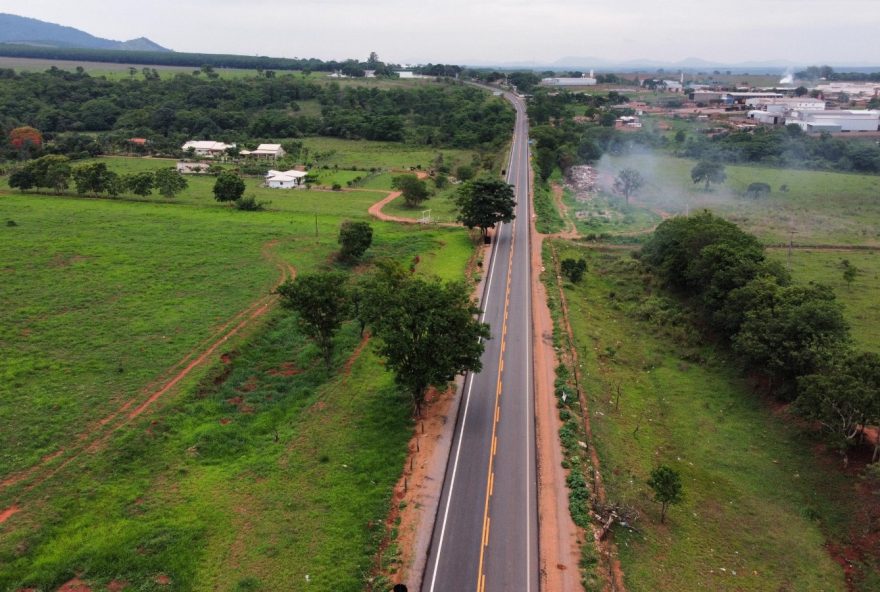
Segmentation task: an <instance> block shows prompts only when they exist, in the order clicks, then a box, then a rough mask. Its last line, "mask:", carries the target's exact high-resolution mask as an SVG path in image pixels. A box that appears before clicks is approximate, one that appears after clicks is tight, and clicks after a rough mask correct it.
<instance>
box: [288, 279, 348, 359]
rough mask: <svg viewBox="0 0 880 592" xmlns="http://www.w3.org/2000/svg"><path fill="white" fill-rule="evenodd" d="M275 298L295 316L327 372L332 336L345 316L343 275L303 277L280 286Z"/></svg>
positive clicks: (345, 293)
mask: <svg viewBox="0 0 880 592" xmlns="http://www.w3.org/2000/svg"><path fill="white" fill-rule="evenodd" d="M278 294H279V295H280V296H281V304H282V306H284V307H285V308H289V309H291V310H294V311H296V312H297V313H298V319H299V324H300V327H302V329H303V331H305V332H306V333H307V334H308V335H309V336H310V337H311V338H312V339H314V340H315V343H316V344H317V346H318V348H319V349H320V350H321V354H322V355H323V357H324V363H325V364H326V365H327V367H328V368H329V367H330V364H331V363H332V361H333V336H334V335H336V332H337V331H338V330H339V327H340V326H341V325H342V321H343V320H345V316H346V314H347V312H348V296H347V290H346V276H345V274H343V273H339V272H319V273H311V274H303V275H300V276H298V277H297V278H295V279H293V280H288V281H286V282H284V283H283V284H281V286H279V287H278Z"/></svg>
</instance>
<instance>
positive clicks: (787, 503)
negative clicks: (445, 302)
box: [545, 241, 869, 592]
mask: <svg viewBox="0 0 880 592" xmlns="http://www.w3.org/2000/svg"><path fill="white" fill-rule="evenodd" d="M550 244H551V245H556V247H557V249H558V254H559V257H560V258H566V257H575V258H579V257H584V258H585V259H586V260H587V264H588V268H589V271H588V273H587V275H586V276H585V278H584V280H583V281H582V282H581V284H579V285H577V286H575V285H572V284H570V283H567V282H566V283H565V294H566V299H567V301H568V306H569V311H570V318H571V323H572V327H573V329H574V333H575V347H576V348H577V351H578V354H579V356H580V358H581V363H582V368H581V374H580V383H581V385H582V386H583V387H584V388H585V390H586V393H587V397H588V405H589V407H590V418H591V423H592V431H593V443H594V445H595V446H596V448H597V451H598V454H599V457H600V460H601V463H602V466H601V471H602V480H603V481H604V483H605V488H606V491H607V496H608V501H609V503H612V504H621V505H624V506H627V507H629V508H631V509H633V510H634V511H635V512H636V513H637V515H638V516H639V517H638V518H637V519H636V521H635V522H634V524H633V525H634V527H635V528H636V529H637V531H633V530H629V529H627V528H623V527H616V528H615V540H616V544H617V548H618V550H619V553H620V559H621V562H622V568H623V572H624V575H625V579H626V585H627V589H628V590H630V591H632V592H639V591H652V592H655V591H664V590H669V591H675V592H677V591H680V590H718V591H724V590H730V591H743V592H746V591H756V592H757V591H765V590H825V591H828V592H830V591H834V590H840V591H843V590H846V589H847V586H846V583H845V582H844V573H843V570H842V569H841V568H840V566H839V565H838V564H836V563H835V562H834V561H833V560H832V558H831V555H830V554H829V552H828V549H827V547H826V544H827V543H828V542H829V541H831V542H841V541H846V540H848V537H849V535H850V532H851V529H856V528H858V525H857V524H856V523H855V518H854V516H855V515H856V512H855V509H854V506H853V501H852V498H853V496H852V494H851V493H850V491H851V490H852V489H853V488H855V487H857V486H858V484H857V483H854V480H853V479H852V478H851V477H847V476H845V475H843V474H842V472H839V471H836V470H834V468H833V462H834V461H832V460H829V461H827V463H832V465H831V466H829V465H828V464H823V462H822V461H820V460H818V459H817V458H816V456H815V455H814V454H812V453H811V450H813V447H814V444H815V442H814V441H813V440H811V438H810V437H809V436H808V435H806V434H805V432H803V430H802V428H800V427H797V426H794V425H792V422H791V421H790V420H788V419H786V418H785V417H784V416H783V415H779V414H774V413H773V412H772V410H771V409H770V408H769V406H768V405H767V404H766V402H765V401H763V400H762V399H761V398H760V397H759V396H758V395H756V394H754V393H753V392H752V391H751V390H750V389H749V388H748V386H747V384H746V382H745V380H744V379H743V378H742V377H741V376H740V375H739V374H738V373H737V372H736V371H735V369H734V366H733V365H731V364H730V363H729V362H727V361H726V360H725V359H724V355H723V354H722V353H721V352H719V351H717V350H715V349H714V348H713V347H712V346H710V345H707V344H706V343H705V341H703V340H701V339H700V337H699V334H698V332H695V331H694V330H693V329H692V328H691V325H690V322H691V321H690V320H689V319H688V317H687V313H686V312H684V311H683V310H682V309H680V307H679V305H678V304H677V303H676V302H674V301H672V300H670V299H668V298H666V297H665V296H663V295H662V293H659V292H657V291H656V288H652V286H651V284H650V282H648V281H647V279H646V278H645V277H644V275H643V274H642V272H641V271H640V270H639V268H638V263H637V262H636V261H634V260H632V259H631V258H630V257H629V256H628V254H625V253H612V252H602V251H593V250H590V249H585V248H581V247H574V246H572V245H571V244H570V243H564V242H562V241H554V242H553V243H550ZM545 256H546V259H545V261H546V266H547V268H548V269H552V268H553V267H552V265H553V264H552V261H551V259H550V257H549V247H548V251H547V252H546V253H545ZM555 290H556V287H555V286H553V287H552V291H553V293H554V294H555ZM618 388H620V400H619V405H618V404H617V402H616V398H617V389H618ZM659 464H667V465H669V466H671V467H672V468H674V469H675V470H677V471H679V472H680V473H681V475H682V482H683V489H684V501H683V503H681V504H680V505H676V506H673V507H671V509H670V510H669V513H668V516H667V523H666V524H665V525H661V524H660V507H659V505H658V504H656V503H654V502H653V501H652V498H651V495H650V490H649V488H648V486H647V485H646V480H647V478H648V475H649V473H650V471H651V469H652V468H654V467H656V466H657V465H659ZM863 589H864V590H867V589H869V588H863Z"/></svg>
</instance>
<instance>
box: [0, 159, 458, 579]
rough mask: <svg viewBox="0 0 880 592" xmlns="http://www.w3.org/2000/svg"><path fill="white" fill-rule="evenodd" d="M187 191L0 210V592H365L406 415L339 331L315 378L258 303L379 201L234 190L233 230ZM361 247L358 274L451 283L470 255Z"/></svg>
mask: <svg viewBox="0 0 880 592" xmlns="http://www.w3.org/2000/svg"><path fill="white" fill-rule="evenodd" d="M106 161H107V162H108V164H109V165H110V168H111V169H113V170H117V171H119V172H134V171H139V170H153V169H154V168H159V167H162V166H167V165H169V164H171V162H170V161H160V160H157V159H126V158H113V159H106ZM334 174H342V171H340V172H338V173H334ZM188 180H189V182H190V187H189V189H187V190H186V191H184V192H183V194H181V195H180V196H179V197H177V198H175V199H173V200H165V199H164V198H161V197H158V196H151V197H147V198H144V199H138V200H133V199H128V198H125V199H115V200H111V199H92V198H80V197H74V196H64V197H55V196H46V195H35V194H24V195H22V194H20V193H18V192H11V191H9V190H6V189H4V190H2V191H0V233H2V235H3V236H2V239H0V262H2V266H0V270H2V274H3V282H0V300H2V301H3V302H4V303H6V305H5V307H4V310H3V312H2V313H0V348H2V350H3V352H4V355H3V356H2V359H0V376H2V377H3V380H2V381H0V513H3V512H8V511H9V510H14V511H12V512H11V513H8V514H7V515H6V516H4V518H3V521H2V522H0V589H4V590H5V589H13V590H14V589H18V588H21V587H34V588H36V589H41V590H55V589H57V588H58V586H60V585H62V584H64V583H65V582H70V581H74V580H75V579H76V578H79V579H81V580H82V581H85V582H87V583H88V584H89V585H90V586H92V589H94V590H100V589H104V588H103V586H105V585H109V584H111V583H112V584H113V585H114V586H116V587H117V588H114V589H120V590H122V589H125V590H129V589H130V590H135V589H137V590H154V589H155V590H159V589H163V590H164V589H171V590H209V589H223V590H239V591H245V590H277V589H289V590H336V589H359V588H361V587H362V586H363V585H364V581H365V580H364V577H365V574H368V573H369V571H370V567H371V561H372V554H373V552H374V551H375V549H376V548H377V546H378V542H379V539H380V538H381V537H382V536H384V530H383V528H382V525H383V523H384V522H383V520H384V518H385V516H386V514H387V512H388V508H389V500H390V498H389V495H390V490H391V487H392V485H393V484H394V482H395V481H396V480H397V478H398V477H399V474H400V470H401V468H402V463H403V459H404V457H405V454H406V443H407V441H408V439H409V437H410V434H411V430H412V425H411V420H410V413H411V409H410V406H409V402H408V398H406V397H401V396H400V394H399V393H398V391H397V390H396V388H395V387H394V385H393V383H392V380H391V375H390V374H389V373H387V372H386V371H385V370H384V369H383V367H382V366H381V365H380V364H379V361H378V360H377V359H376V357H375V356H374V355H373V353H372V350H371V347H370V345H369V343H366V344H365V343H364V342H362V341H361V339H360V337H359V335H358V331H357V328H356V327H355V326H353V325H348V326H346V327H345V328H344V329H343V331H342V332H341V334H340V337H339V340H338V347H337V353H336V357H335V359H334V361H333V369H332V371H329V372H328V371H327V370H326V369H325V368H324V366H323V365H322V364H321V363H319V362H318V361H317V358H318V354H317V351H316V349H315V346H314V345H313V344H312V343H311V342H310V341H309V340H307V339H306V338H305V337H304V336H303V334H302V333H301V332H300V330H299V328H298V327H297V325H296V324H295V323H294V322H293V320H292V318H291V316H290V315H289V314H287V313H286V312H284V311H281V310H275V309H273V308H271V307H270V306H269V305H270V304H271V302H272V301H273V298H272V297H271V295H270V294H271V291H272V290H273V288H274V286H275V285H276V284H277V282H278V281H279V280H280V279H281V278H282V277H283V276H285V275H289V274H290V273H293V272H294V271H295V272H307V271H310V270H315V269H320V268H326V267H333V266H335V265H336V263H335V261H334V258H333V253H334V252H335V251H336V250H337V248H338V245H337V244H336V235H337V231H338V227H339V224H340V222H341V221H342V220H344V219H363V220H366V219H368V215H367V208H368V207H369V205H371V204H372V203H374V202H375V201H378V199H380V198H381V197H382V195H383V194H382V193H380V192H376V191H351V192H348V191H323V190H321V191H319V190H312V191H290V192H283V191H272V190H268V189H261V188H258V187H257V186H256V185H257V184H258V182H259V180H258V179H248V181H247V183H248V190H247V191H246V195H248V194H253V195H255V196H256V197H257V198H258V199H267V200H271V201H272V204H271V205H270V206H269V208H270V209H269V210H268V211H265V212H238V211H235V210H233V209H231V208H229V207H227V206H225V205H222V204H218V203H217V202H215V201H214V200H213V196H212V194H211V187H212V185H213V179H211V178H207V177H195V176H191V177H188ZM339 180H341V179H339ZM4 186H5V183H4ZM373 227H374V228H375V236H374V243H373V247H372V248H371V249H370V251H368V253H367V256H366V258H365V263H367V264H369V263H370V262H371V261H375V260H378V259H379V258H383V257H390V258H393V259H396V260H399V261H401V262H406V263H408V262H411V261H413V260H414V259H415V257H418V261H419V263H418V265H417V271H418V273H424V274H432V275H438V276H440V277H442V278H444V279H461V278H462V277H463V270H464V268H465V265H466V262H467V261H468V260H469V258H470V257H471V255H472V253H473V244H472V243H471V241H470V239H469V237H468V235H467V233H466V232H465V231H463V230H459V229H443V228H437V229H418V230H415V229H412V228H407V227H403V226H397V225H393V224H386V223H381V222H376V221H373ZM247 321H249V322H247ZM212 344H213V345H212ZM209 346H210V347H209ZM200 352H207V355H206V356H204V360H205V361H204V363H201V364H199V365H197V366H195V368H194V369H193V370H192V371H191V372H190V373H189V374H186V375H185V376H183V375H181V376H182V377H181V378H180V379H179V380H177V378H176V376H177V375H178V373H179V372H180V371H181V370H183V369H185V368H186V367H187V366H188V365H190V364H192V363H193V362H198V361H201V359H202V356H200V355H199V354H200ZM169 385H170V386H169ZM166 387H168V388H166ZM341 428H344V429H341ZM340 500H345V503H341V502H340ZM307 576H308V577H307Z"/></svg>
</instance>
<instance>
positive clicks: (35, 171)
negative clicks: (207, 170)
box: [9, 155, 187, 198]
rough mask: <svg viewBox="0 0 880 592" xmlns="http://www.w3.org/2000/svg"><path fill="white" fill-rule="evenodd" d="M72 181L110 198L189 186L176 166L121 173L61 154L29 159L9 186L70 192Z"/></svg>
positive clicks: (167, 194) (165, 193) (78, 189)
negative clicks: (75, 161)
mask: <svg viewBox="0 0 880 592" xmlns="http://www.w3.org/2000/svg"><path fill="white" fill-rule="evenodd" d="M71 182H73V184H74V186H75V187H76V192H77V193H78V194H79V195H85V194H90V195H93V196H97V195H100V194H106V195H109V196H111V197H115V196H117V195H120V194H122V193H124V192H126V191H128V192H130V193H133V194H134V195H139V196H147V195H151V194H152V192H153V189H155V190H157V191H158V192H159V193H160V194H161V195H162V196H163V197H167V198H172V197H174V196H176V195H177V194H179V193H180V192H181V191H183V190H184V189H186V187H187V181H186V179H185V178H184V177H183V176H182V175H181V174H180V173H178V172H177V171H176V170H174V169H170V168H169V169H159V170H157V171H155V172H142V173H133V174H126V175H119V174H117V173H115V172H113V171H111V170H109V169H107V165H106V164H104V163H100V162H99V163H91V164H86V165H81V166H77V167H72V166H71V165H70V159H68V158H67V157H66V156H60V155H46V156H42V157H40V158H36V159H33V160H29V161H27V162H26V163H24V164H23V165H22V166H20V167H18V168H16V169H15V170H13V171H12V172H11V173H10V175H9V186H10V187H12V188H13V189H19V190H21V191H27V190H29V189H48V190H50V191H53V192H55V193H59V194H60V193H63V192H64V191H67V189H68V188H69V187H70V183H71Z"/></svg>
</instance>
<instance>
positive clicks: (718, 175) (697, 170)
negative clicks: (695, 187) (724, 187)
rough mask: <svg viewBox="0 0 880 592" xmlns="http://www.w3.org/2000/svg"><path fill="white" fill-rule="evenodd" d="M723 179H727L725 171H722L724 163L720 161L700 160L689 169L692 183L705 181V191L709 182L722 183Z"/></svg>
mask: <svg viewBox="0 0 880 592" xmlns="http://www.w3.org/2000/svg"><path fill="white" fill-rule="evenodd" d="M725 180H727V173H726V172H725V171H724V165H723V164H721V163H720V162H710V161H708V160H701V161H700V162H698V163H697V164H696V165H694V168H693V169H691V181H693V182H694V183H705V184H706V191H708V190H709V185H710V184H711V183H715V184H716V185H717V184H720V183H724V181H725Z"/></svg>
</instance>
